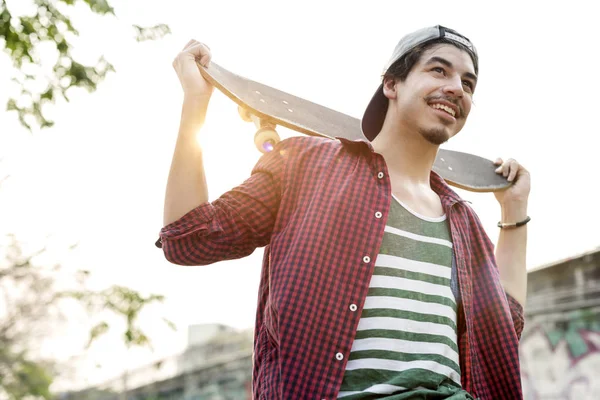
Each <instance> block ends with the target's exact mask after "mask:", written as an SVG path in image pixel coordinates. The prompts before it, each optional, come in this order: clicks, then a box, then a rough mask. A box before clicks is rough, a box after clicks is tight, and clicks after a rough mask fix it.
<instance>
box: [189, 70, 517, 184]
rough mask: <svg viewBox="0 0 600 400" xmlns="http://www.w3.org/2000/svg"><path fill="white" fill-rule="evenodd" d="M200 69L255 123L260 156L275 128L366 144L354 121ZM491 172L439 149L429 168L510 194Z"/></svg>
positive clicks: (489, 166)
mask: <svg viewBox="0 0 600 400" xmlns="http://www.w3.org/2000/svg"><path fill="white" fill-rule="evenodd" d="M198 67H199V70H200V73H201V74H202V76H203V77H204V78H205V79H206V80H207V81H209V82H210V83H211V84H212V85H213V86H214V87H215V88H217V89H218V90H220V91H221V92H222V93H223V94H225V95H226V96H227V97H229V98H230V99H231V100H233V101H234V102H235V103H237V105H238V112H239V113H240V116H241V117H242V118H243V119H244V120H246V121H252V122H254V123H255V125H256V127H257V128H258V130H257V132H256V134H255V137H254V142H255V145H256V147H257V148H258V150H259V151H261V152H267V151H270V150H271V149H272V148H273V146H274V145H275V144H276V143H277V142H278V141H279V136H278V134H277V132H276V131H275V128H276V127H277V126H278V125H279V126H283V127H285V128H288V129H291V130H294V131H296V132H299V133H303V134H305V135H311V136H321V137H328V138H331V139H335V138H336V137H342V138H345V139H349V140H364V141H367V139H366V138H365V136H364V135H363V133H362V130H361V127H360V120H359V119H357V118H354V117H351V116H349V115H346V114H343V113H341V112H338V111H335V110H332V109H330V108H327V107H324V106H321V105H319V104H316V103H313V102H311V101H308V100H305V99H302V98H300V97H296V96H293V95H291V94H289V93H285V92H283V91H281V90H278V89H275V88H272V87H269V86H267V85H263V84H261V83H258V82H255V81H252V80H250V79H247V78H244V77H242V76H239V75H236V74H234V73H232V72H230V71H228V70H226V69H225V68H223V67H221V66H220V65H218V64H216V63H214V62H212V61H211V62H210V64H209V66H208V67H207V68H205V67H203V66H201V65H200V64H198ZM495 169H496V166H495V165H494V163H493V162H492V161H490V160H488V159H485V158H482V157H479V156H476V155H473V154H468V153H462V152H458V151H453V150H446V149H439V151H438V154H437V158H436V160H435V163H434V165H433V170H434V171H435V172H436V173H438V174H439V175H440V176H441V177H442V178H443V179H444V180H445V181H446V182H447V183H448V184H450V185H452V186H455V187H458V188H461V189H465V190H469V191H472V192H494V191H500V190H504V189H506V188H508V187H509V186H510V185H511V183H510V182H508V181H507V179H506V178H504V177H503V176H502V175H499V174H497V173H496V172H495Z"/></svg>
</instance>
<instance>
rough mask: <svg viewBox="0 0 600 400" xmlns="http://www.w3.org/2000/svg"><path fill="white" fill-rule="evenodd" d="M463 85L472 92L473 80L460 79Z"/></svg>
mask: <svg viewBox="0 0 600 400" xmlns="http://www.w3.org/2000/svg"><path fill="white" fill-rule="evenodd" d="M462 83H463V85H464V86H466V87H467V88H468V89H469V91H470V92H473V89H474V87H473V82H471V81H462Z"/></svg>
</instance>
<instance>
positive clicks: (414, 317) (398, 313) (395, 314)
mask: <svg viewBox="0 0 600 400" xmlns="http://www.w3.org/2000/svg"><path fill="white" fill-rule="evenodd" d="M370 317H391V318H401V319H409V320H411V321H417V322H431V323H434V324H440V325H447V326H449V327H451V328H452V329H454V331H455V332H456V323H455V322H454V321H453V320H452V319H450V318H448V317H444V316H441V315H435V314H422V313H417V312H413V311H404V310H395V309H390V308H373V309H363V311H362V314H361V318H370Z"/></svg>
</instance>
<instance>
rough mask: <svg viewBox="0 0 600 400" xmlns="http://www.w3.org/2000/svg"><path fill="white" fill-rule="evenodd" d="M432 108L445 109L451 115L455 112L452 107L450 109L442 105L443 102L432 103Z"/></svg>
mask: <svg viewBox="0 0 600 400" xmlns="http://www.w3.org/2000/svg"><path fill="white" fill-rule="evenodd" d="M432 107H433V108H437V109H438V110H444V111H446V112H447V113H448V114H450V115H452V116H453V117H454V116H455V114H456V113H455V112H454V110H453V109H451V108H450V107H448V106H446V105H443V104H434V105H432Z"/></svg>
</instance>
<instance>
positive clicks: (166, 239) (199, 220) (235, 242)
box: [156, 40, 283, 265]
mask: <svg viewBox="0 0 600 400" xmlns="http://www.w3.org/2000/svg"><path fill="white" fill-rule="evenodd" d="M210 59H211V53H210V50H209V49H208V47H207V46H205V45H203V44H201V43H198V42H196V41H195V40H192V41H190V42H189V43H188V44H187V45H186V47H185V48H184V49H183V51H182V52H181V53H179V55H178V56H177V57H176V58H175V60H174V61H173V67H174V68H175V71H176V73H177V76H178V78H179V80H180V82H181V86H182V88H183V91H184V101H183V107H182V112H181V122H180V128H179V135H178V137H177V141H176V144H175V150H174V154H173V159H172V163H171V169H170V172H169V177H168V182H167V188H166V194H165V203H164V217H163V224H164V227H163V229H161V231H160V239H159V241H158V242H157V243H156V245H157V246H158V247H161V248H162V249H163V252H164V254H165V257H166V258H167V260H169V261H171V262H173V263H175V264H181V265H205V264H210V263H214V262H217V261H222V260H226V259H233V258H240V257H243V256H245V255H248V254H250V253H252V251H254V249H255V248H256V247H260V246H263V245H265V244H267V243H268V241H269V240H270V235H271V231H272V227H273V224H274V222H275V216H276V214H277V209H278V207H279V196H280V189H279V187H280V186H279V185H280V171H281V169H282V166H283V162H282V160H281V157H278V156H279V153H277V152H273V153H274V154H270V155H267V156H264V157H263V158H261V160H260V161H259V163H258V164H257V166H256V167H255V169H254V170H253V173H252V176H251V177H250V178H249V179H248V180H247V181H246V182H244V183H243V184H242V185H240V186H238V187H237V188H235V189H233V190H231V191H229V192H227V193H225V194H224V195H222V196H221V197H220V198H219V199H217V200H215V201H214V202H212V203H209V202H208V189H207V184H206V177H205V173H204V166H203V159H202V158H203V157H202V150H201V148H200V146H199V144H198V142H197V140H196V136H197V134H198V132H199V130H200V128H201V127H202V125H203V123H204V119H205V116H206V111H207V108H208V103H209V100H210V97H211V95H212V91H213V87H212V86H211V85H210V84H209V83H208V82H207V81H205V80H204V78H203V77H202V75H201V74H200V71H199V70H198V66H197V60H199V62H200V64H202V65H208V63H209V62H210Z"/></svg>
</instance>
